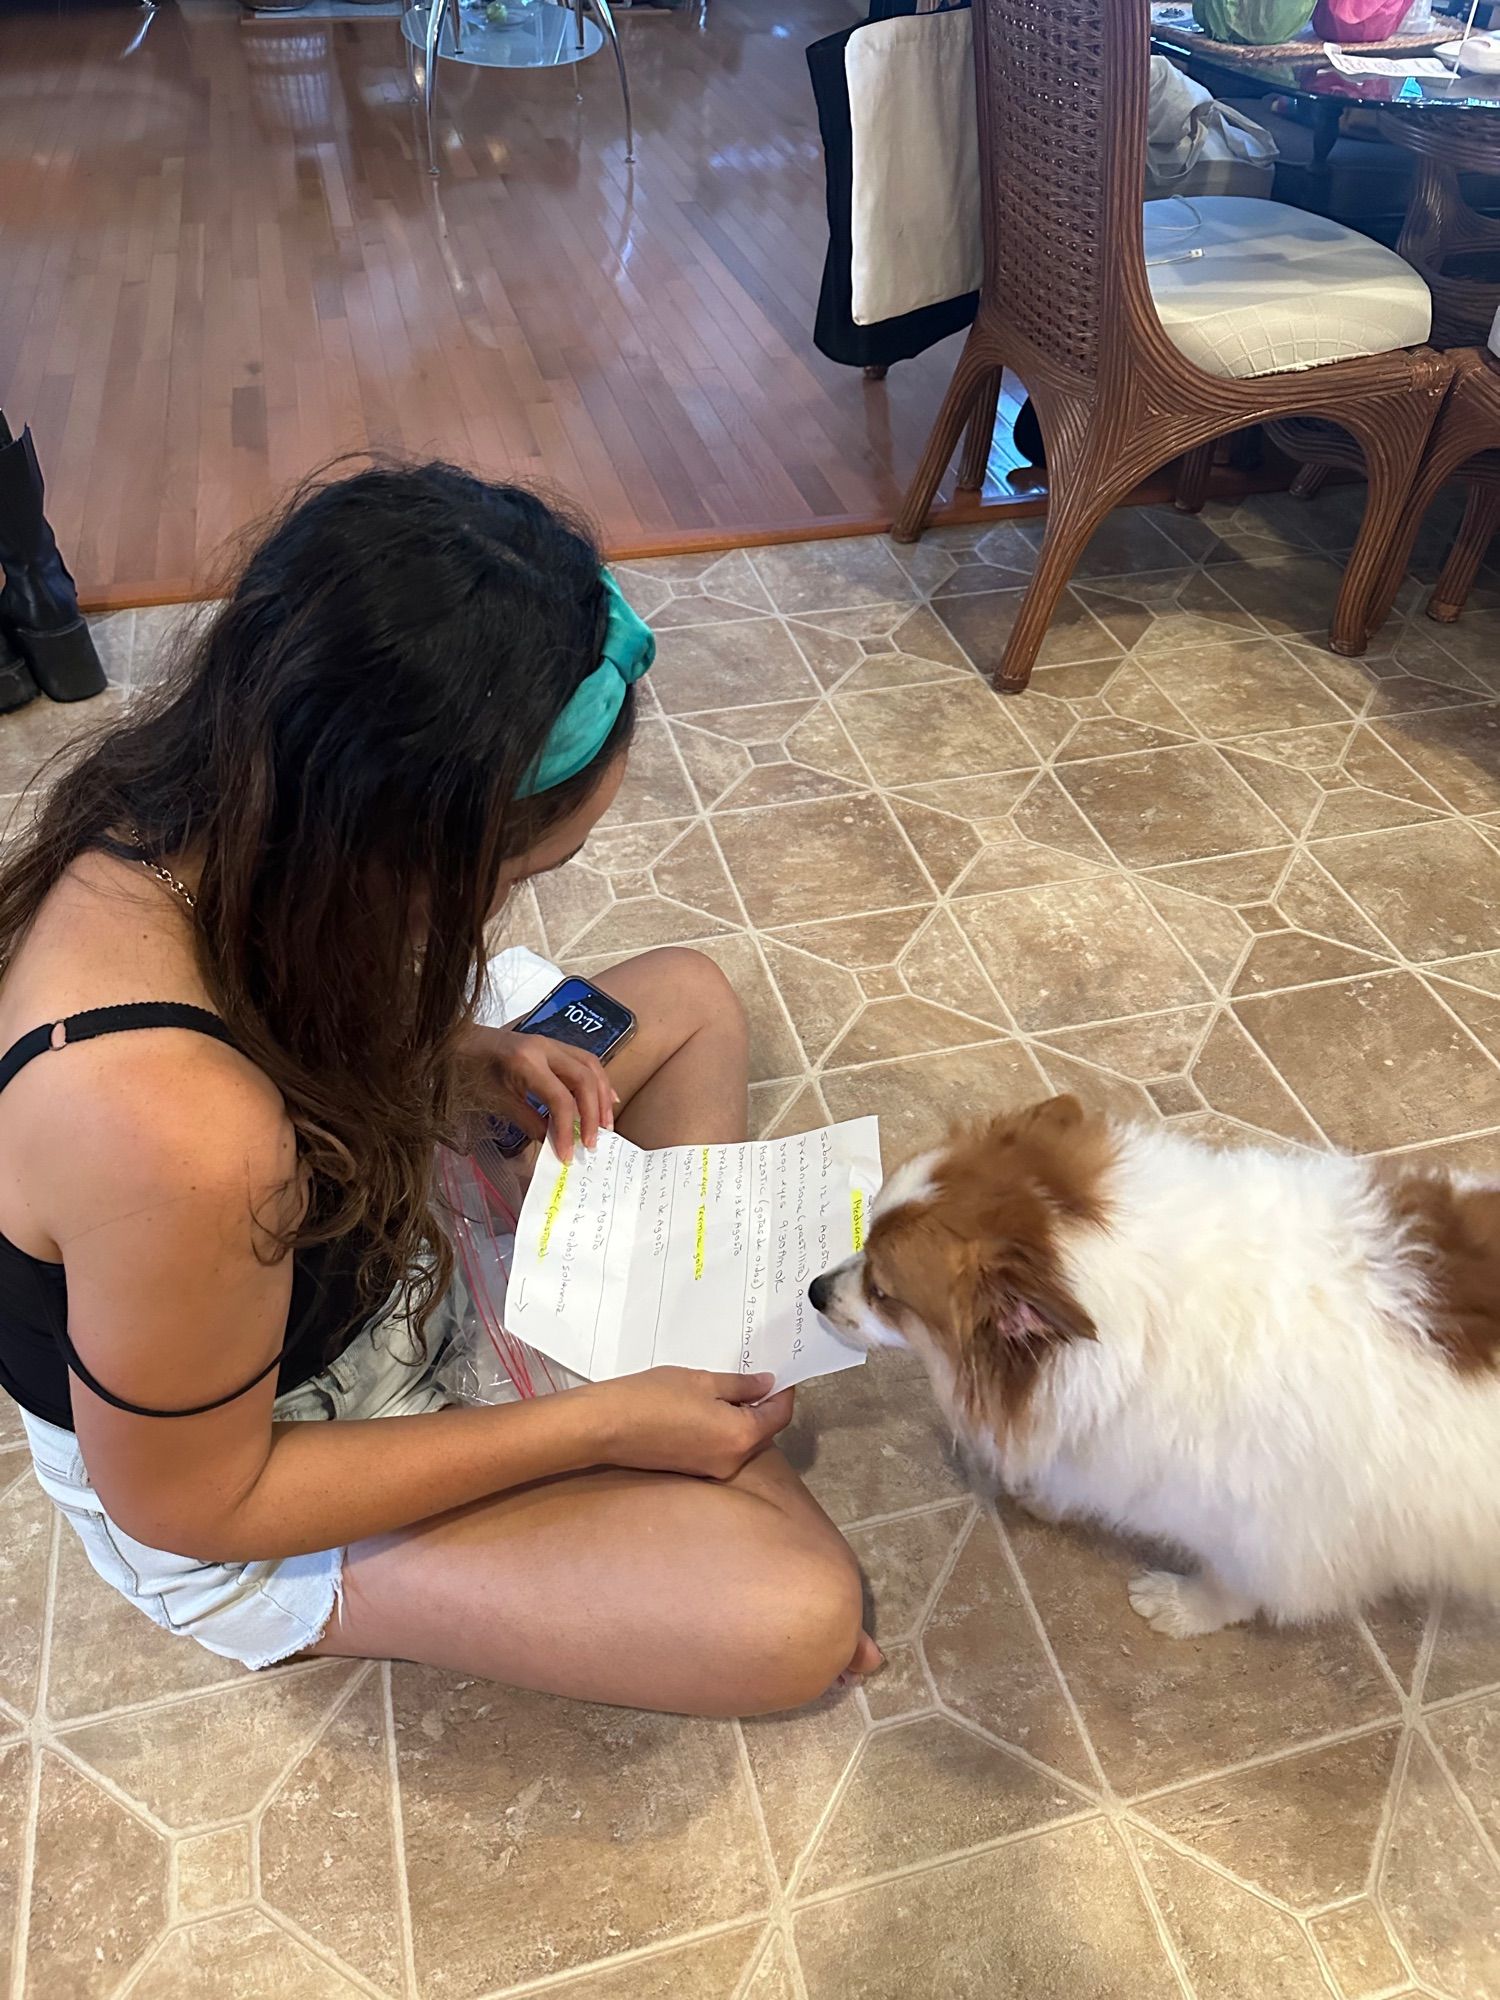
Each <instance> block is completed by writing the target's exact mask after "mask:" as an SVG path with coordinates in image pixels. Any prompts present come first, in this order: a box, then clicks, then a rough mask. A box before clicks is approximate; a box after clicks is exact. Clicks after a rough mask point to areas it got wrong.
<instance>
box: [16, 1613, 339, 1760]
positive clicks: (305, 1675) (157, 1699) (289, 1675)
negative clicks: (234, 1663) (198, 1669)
mask: <svg viewBox="0 0 1500 2000" xmlns="http://www.w3.org/2000/svg"><path fill="white" fill-rule="evenodd" d="M178 1636H181V1635H178ZM194 1643H196V1642H194ZM336 1664H337V1663H336V1662H335V1661H334V1660H332V1659H316V1660H299V1661H297V1662H296V1663H295V1664H293V1663H291V1662H288V1663H287V1664H286V1665H284V1666H279V1667H277V1668H276V1669H275V1676H276V1684H277V1685H278V1686H280V1685H281V1683H282V1682H284V1681H290V1680H311V1679H312V1678H313V1676H314V1675H315V1674H319V1673H326V1672H327V1669H328V1668H329V1667H330V1666H334V1665H336ZM329 1678H332V1676H331V1675H330V1676H329ZM257 1684H259V1685H262V1686H264V1685H265V1682H264V1680H260V1681H259V1682H258V1681H257V1677H256V1676H255V1675H254V1674H251V1673H243V1674H236V1675H232V1676H230V1677H229V1678H228V1679H226V1680H222V1681H210V1682H208V1684H207V1685H206V1686H204V1687H200V1688H185V1689H183V1688H179V1689H177V1690H175V1691H174V1692H173V1693H171V1694H161V1695H150V1696H148V1697H147V1698H146V1699H145V1700H143V1701H132V1702H125V1703H123V1704H122V1705H121V1706H120V1707H119V1708H95V1709H90V1710H89V1711H88V1712H87V1713H86V1714H83V1715H66V1716H48V1718H47V1723H46V1728H47V1731H48V1734H49V1735H52V1736H56V1737H58V1738H66V1737H69V1736H71V1735H73V1734H74V1733H75V1732H76V1731H78V1730H81V1729H88V1728H92V1727H93V1725H94V1724H96V1723H100V1722H117V1721H119V1720H121V1719H122V1718H123V1719H128V1718H130V1717H133V1716H138V1715H139V1716H147V1715H155V1714H156V1713H157V1712H158V1711H159V1710H161V1709H168V1708H186V1707H188V1706H189V1705H190V1704H191V1703H193V1702H196V1701H201V1700H202V1699H203V1698H204V1697H205V1696H207V1695H221V1694H228V1693H230V1692H231V1691H233V1690H234V1689H236V1688H251V1687H255V1686H256V1685H257ZM330 1698H331V1697H330Z"/></svg>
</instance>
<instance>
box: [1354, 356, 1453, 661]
mask: <svg viewBox="0 0 1500 2000" xmlns="http://www.w3.org/2000/svg"><path fill="white" fill-rule="evenodd" d="M1445 387H1446V384H1444V385H1443V386H1442V387H1434V386H1433V385H1432V384H1430V383H1422V384H1414V385H1413V388H1412V390H1411V392H1410V394H1409V395H1407V396H1404V397H1402V398H1400V399H1399V400H1397V399H1393V398H1391V397H1389V396H1385V397H1382V398H1381V399H1380V401H1379V402H1378V403H1374V404H1369V405H1365V406H1361V407H1356V406H1354V405H1347V404H1346V405H1345V407H1344V408H1343V409H1342V410H1341V411H1340V413H1339V419H1338V421H1339V422H1340V423H1341V424H1343V425H1344V427H1345V428H1346V429H1347V430H1349V431H1352V432H1353V434H1354V436H1355V438H1356V440H1357V441H1358V443H1359V444H1360V445H1361V447H1362V448H1363V450H1364V454H1365V479H1366V482H1367V486H1366V495H1367V497H1366V499H1365V513H1364V519H1363V520H1362V521H1361V522H1360V527H1359V539H1358V540H1357V541H1356V542H1355V544H1354V549H1353V552H1352V553H1351V555H1350V557H1349V560H1348V562H1347V563H1346V564H1345V566H1344V579H1343V583H1342V585H1341V586H1340V589H1339V596H1338V603H1337V604H1336V605H1335V607H1334V613H1333V624H1332V626H1331V628H1330V630H1329V634H1328V644H1329V646H1330V647H1331V648H1332V650H1333V651H1334V652H1335V653H1343V654H1345V655H1348V656H1355V655H1358V654H1360V653H1362V652H1364V650H1365V648H1366V646H1368V644H1369V642H1370V638H1371V636H1372V634H1373V632H1374V631H1375V630H1376V621H1375V618H1374V614H1375V612H1376V611H1377V610H1378V611H1379V617H1380V619H1384V617H1385V615H1386V613H1387V612H1388V611H1389V610H1390V607H1391V605H1392V604H1393V603H1394V602H1395V598H1396V593H1397V591H1398V590H1399V589H1400V588H1401V581H1402V578H1403V577H1404V576H1405V575H1406V565H1407V563H1408V562H1409V561H1410V558H1411V548H1412V543H1413V542H1414V541H1415V540H1416V534H1417V529H1418V527H1419V526H1420V525H1421V520H1422V515H1423V514H1425V513H1426V511H1427V502H1428V501H1430V500H1431V498H1432V495H1433V494H1434V493H1435V492H1436V491H1437V487H1436V486H1433V485H1431V484H1430V483H1429V482H1430V479H1431V475H1432V468H1433V465H1434V459H1433V456H1432V454H1431V453H1430V452H1427V445H1428V440H1429V438H1430V437H1431V434H1432V421H1433V407H1434V404H1436V403H1438V402H1441V400H1442V396H1443V389H1444V388H1445ZM1424 389H1425V390H1426V393H1425V394H1424V393H1423V390H1424ZM1424 453H1426V454H1427V455H1426V456H1425V457H1424ZM1443 477H1446V474H1444V475H1443ZM1438 483H1439V484H1441V483H1442V482H1441V479H1439V482H1438ZM1424 492H1425V494H1426V499H1425V500H1423V501H1422V503H1421V509H1420V511H1416V509H1415V507H1414V502H1415V501H1416V499H1417V496H1418V495H1419V494H1421V493H1424Z"/></svg>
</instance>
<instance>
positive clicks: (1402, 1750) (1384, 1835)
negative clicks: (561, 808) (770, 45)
mask: <svg viewBox="0 0 1500 2000" xmlns="http://www.w3.org/2000/svg"><path fill="white" fill-rule="evenodd" d="M1424 1643H1425V1642H1424ZM1412 1742H1413V1732H1412V1730H1411V1729H1410V1728H1409V1727H1408V1728H1406V1729H1404V1730H1403V1731H1402V1736H1401V1742H1400V1744H1399V1745H1398V1746H1397V1750H1396V1763H1395V1768H1394V1769H1393V1770H1392V1772H1391V1782H1390V1785H1389V1788H1388V1789H1387V1792H1386V1797H1385V1801H1384V1804H1383V1806H1382V1809H1381V1815H1380V1824H1379V1826H1378V1828H1377V1829H1376V1834H1375V1849H1374V1853H1373V1855H1372V1857H1371V1862H1370V1873H1369V1876H1368V1878H1367V1881H1368V1885H1369V1897H1370V1901H1371V1902H1372V1903H1373V1904H1374V1906H1375V1908H1376V1910H1377V1912H1378V1913H1379V1916H1380V1919H1381V1922H1382V1923H1383V1924H1384V1925H1385V1929H1386V1934H1387V1936H1388V1937H1389V1938H1390V1941H1391V1948H1392V1950H1393V1951H1394V1952H1395V1954H1396V1956H1397V1958H1398V1959H1399V1960H1400V1962H1401V1966H1402V1969H1403V1971H1404V1972H1405V1973H1406V1975H1407V1977H1408V1979H1410V1980H1411V1982H1412V1983H1413V1985H1415V1984H1416V1983H1417V1972H1416V1967H1415V1966H1414V1965H1413V1963H1412V1960H1411V1955H1410V1953H1409V1952H1408V1951H1407V1949H1406V1941H1405V1939H1404V1938H1403V1937H1402V1935H1401V1933H1400V1931H1399V1930H1398V1929H1397V1927H1396V1925H1395V1923H1394V1922H1393V1921H1392V1920H1391V1917H1390V1914H1389V1912H1388V1911H1387V1909H1386V1906H1385V1895H1384V1880H1385V1869H1386V1863H1387V1861H1388V1859H1389V1857H1390V1848H1391V1839H1392V1836H1393V1834H1394V1832H1395V1826H1396V1817H1397V1814H1398V1813H1399V1812H1400V1809H1401V1796H1402V1793H1403V1792H1404V1791H1405V1789H1406V1773H1407V1769H1408V1766H1409V1765H1410V1763H1411V1746H1412Z"/></svg>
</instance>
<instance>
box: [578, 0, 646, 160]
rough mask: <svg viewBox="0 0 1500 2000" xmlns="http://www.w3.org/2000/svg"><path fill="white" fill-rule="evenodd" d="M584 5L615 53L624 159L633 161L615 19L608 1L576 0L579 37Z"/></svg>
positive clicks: (632, 123)
mask: <svg viewBox="0 0 1500 2000" xmlns="http://www.w3.org/2000/svg"><path fill="white" fill-rule="evenodd" d="M585 4H587V5H588V6H590V7H592V8H593V10H594V12H595V13H596V14H597V15H598V17H599V26H600V27H601V28H602V29H603V30H604V39H605V40H606V41H607V42H608V43H609V45H610V47H611V48H612V49H613V50H614V52H615V67H616V68H617V69H618V70H619V72H620V96H621V98H622V99H623V101H624V105H625V158H626V161H627V162H631V161H633V160H634V159H635V121H634V119H633V118H632V117H631V114H630V78H629V77H628V76H627V75H626V74H625V50H624V48H623V47H622V46H621V43H620V31H619V29H618V28H617V27H616V26H615V17H614V14H613V12H612V11H611V8H610V4H609V0H577V6H578V18H579V34H580V36H581V35H582V33H583V27H582V22H583V8H584V5H585Z"/></svg>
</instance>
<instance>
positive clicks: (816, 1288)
mask: <svg viewBox="0 0 1500 2000" xmlns="http://www.w3.org/2000/svg"><path fill="white" fill-rule="evenodd" d="M807 1296H808V1297H809V1298H810V1299H811V1300H812V1309H813V1311H814V1312H819V1313H820V1312H826V1311H827V1309H828V1278H827V1275H826V1274H825V1275H824V1276H823V1277H821V1278H814V1279H813V1281H812V1283H811V1284H810V1285H809V1286H808V1288H807Z"/></svg>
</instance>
